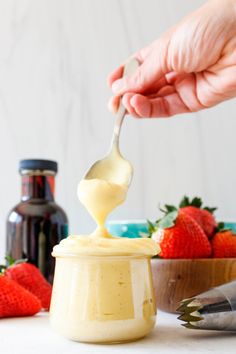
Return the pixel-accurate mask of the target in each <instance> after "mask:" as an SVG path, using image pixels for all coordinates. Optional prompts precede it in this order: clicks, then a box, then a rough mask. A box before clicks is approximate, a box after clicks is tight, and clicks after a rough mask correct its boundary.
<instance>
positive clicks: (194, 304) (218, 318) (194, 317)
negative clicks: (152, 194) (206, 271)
mask: <svg viewBox="0 0 236 354" xmlns="http://www.w3.org/2000/svg"><path fill="white" fill-rule="evenodd" d="M177 311H178V312H180V313H181V315H180V316H179V317H178V319H179V320H182V321H184V322H185V323H183V324H182V326H184V327H186V328H191V329H209V330H221V331H236V281H232V282H230V283H227V284H224V285H221V286H218V287H216V288H213V289H210V290H208V291H206V292H204V293H201V294H200V295H197V296H195V297H192V298H189V299H185V300H182V301H181V303H180V307H179V308H178V309H177Z"/></svg>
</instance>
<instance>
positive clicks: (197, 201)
mask: <svg viewBox="0 0 236 354" xmlns="http://www.w3.org/2000/svg"><path fill="white" fill-rule="evenodd" d="M191 205H192V206H194V207H196V208H201V206H202V200H201V198H198V197H195V198H193V199H192V201H191Z"/></svg>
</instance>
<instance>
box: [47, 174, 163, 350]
mask: <svg viewBox="0 0 236 354" xmlns="http://www.w3.org/2000/svg"><path fill="white" fill-rule="evenodd" d="M127 188H128V186H126V185H119V184H115V183H112V182H109V181H106V180H101V179H84V180H82V181H81V182H80V184H79V187H78V196H79V199H80V201H81V203H82V204H83V205H84V206H85V207H86V208H87V210H88V212H89V213H90V214H91V215H92V217H93V218H94V220H95V221H96V223H97V229H96V230H95V231H94V232H93V233H92V234H91V235H88V236H69V237H68V238H67V239H64V240H63V241H61V242H60V244H59V245H57V246H55V247H54V249H53V255H54V256H56V257H57V261H56V270H55V277H54V284H53V296H52V302H51V309H50V312H51V323H52V325H53V327H54V328H55V329H56V330H57V331H58V332H59V333H61V334H62V335H64V336H66V337H68V338H70V339H73V340H78V341H85V342H99V343H102V342H121V341H128V340H134V339H137V338H140V337H143V336H145V335H146V334H147V333H149V332H150V331H151V329H152V328H153V327H154V324H155V311H156V308H155V300H154V294H153V285H152V277H151V269H150V257H151V256H153V255H155V254H157V253H158V252H159V246H158V245H157V244H156V243H155V242H154V241H153V240H152V239H145V238H136V239H129V238H123V237H122V238H120V237H113V236H111V235H110V234H109V233H108V231H107V230H106V228H105V226H104V223H105V220H106V218H107V216H108V214H109V213H110V212H111V211H112V210H113V209H114V208H115V207H116V206H118V205H119V204H121V203H122V202H123V201H124V200H125V198H126V194H127Z"/></svg>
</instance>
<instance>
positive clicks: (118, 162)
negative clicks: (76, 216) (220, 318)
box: [84, 58, 139, 186]
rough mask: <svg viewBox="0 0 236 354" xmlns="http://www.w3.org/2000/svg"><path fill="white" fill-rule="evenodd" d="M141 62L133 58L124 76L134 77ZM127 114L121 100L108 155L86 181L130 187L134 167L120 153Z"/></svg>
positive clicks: (93, 169)
mask: <svg viewBox="0 0 236 354" xmlns="http://www.w3.org/2000/svg"><path fill="white" fill-rule="evenodd" d="M138 66H139V62H138V61H137V60H136V59H134V58H132V59H131V60H130V61H129V62H128V63H127V64H126V65H125V67H124V72H123V76H126V75H132V74H134V72H135V71H136V70H137V68H138ZM125 114H126V109H125V107H124V106H123V104H122V102H121V100H120V105H119V108H118V111H117V114H116V121H115V126H114V131H113V136H112V140H111V148H110V150H109V152H108V154H107V155H106V156H105V157H104V158H103V159H101V160H98V161H96V162H95V163H94V164H93V165H92V166H91V167H90V168H89V170H88V172H87V173H86V175H85V177H84V179H93V178H98V179H102V180H105V181H108V182H111V183H116V184H122V185H127V186H129V185H130V182H131V180H132V176H133V167H132V165H131V163H130V162H129V161H128V160H126V159H125V158H124V157H123V156H122V155H121V153H120V148H119V137H120V130H121V125H122V123H123V120H124V117H125Z"/></svg>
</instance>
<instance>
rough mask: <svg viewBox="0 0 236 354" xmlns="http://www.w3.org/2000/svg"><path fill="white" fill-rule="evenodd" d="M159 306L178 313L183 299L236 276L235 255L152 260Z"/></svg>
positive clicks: (163, 309)
mask: <svg viewBox="0 0 236 354" xmlns="http://www.w3.org/2000/svg"><path fill="white" fill-rule="evenodd" d="M151 264H152V272H153V283H154V290H155V295H156V302H157V308H158V309H160V310H162V311H166V312H172V313H176V309H177V308H178V306H179V303H180V301H181V300H183V299H186V298H189V297H192V296H194V295H197V294H200V293H202V292H204V291H206V290H208V289H210V288H212V287H215V286H218V285H221V284H224V283H227V282H230V281H231V280H234V279H236V258H215V259H207V258H206V259H158V258H153V259H152V262H151Z"/></svg>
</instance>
